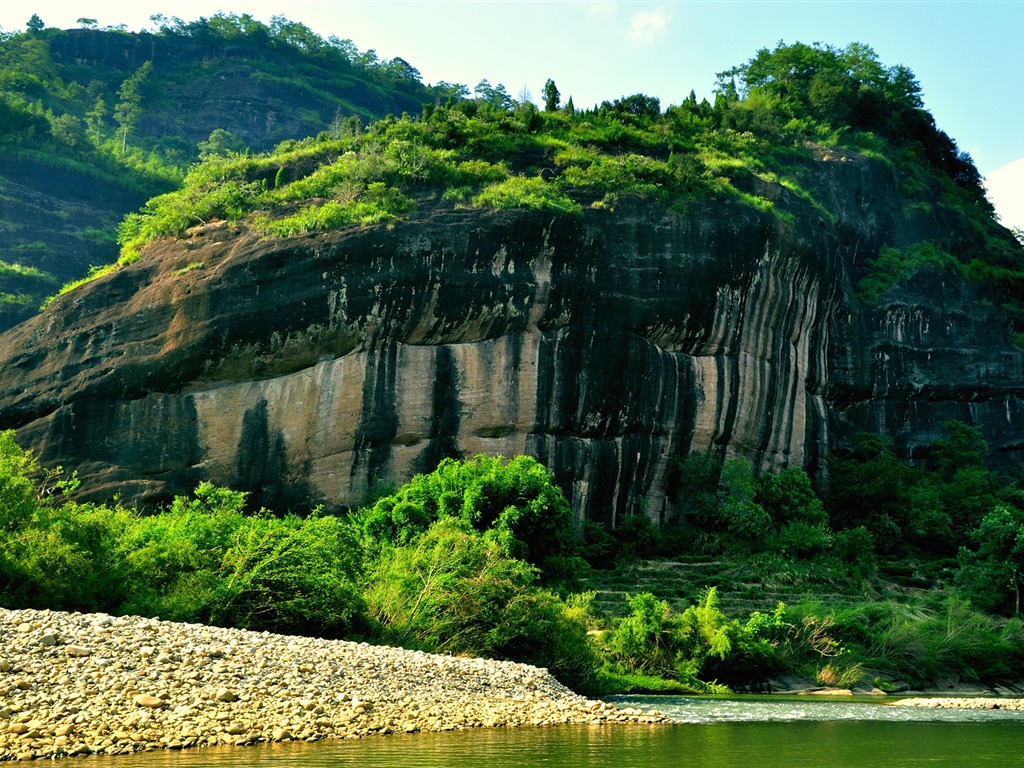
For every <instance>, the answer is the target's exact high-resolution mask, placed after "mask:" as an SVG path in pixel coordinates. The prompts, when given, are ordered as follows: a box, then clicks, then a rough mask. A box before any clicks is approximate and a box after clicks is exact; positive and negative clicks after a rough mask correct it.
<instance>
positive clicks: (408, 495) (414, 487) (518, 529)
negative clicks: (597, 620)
mask: <svg viewBox="0 0 1024 768" xmlns="http://www.w3.org/2000/svg"><path fill="white" fill-rule="evenodd" d="M448 517H456V518H460V519H462V520H464V521H465V522H467V523H468V524H470V525H471V526H473V528H475V529H476V530H478V531H487V530H492V529H493V530H494V531H495V534H496V536H497V537H498V539H497V540H498V541H500V542H501V544H502V546H503V547H505V549H506V551H507V552H508V554H510V555H512V556H514V557H519V558H522V559H524V560H527V561H528V562H530V563H532V564H534V565H537V566H540V567H541V568H542V569H544V571H545V577H547V578H557V577H560V576H562V575H564V574H565V572H566V571H567V570H568V569H569V568H570V566H573V565H579V564H580V563H576V562H575V561H573V562H572V563H570V562H567V559H568V558H572V557H573V555H574V553H575V543H574V541H573V522H572V511H571V510H570V508H569V503H568V502H567V501H566V500H565V496H563V495H562V491H561V490H560V489H559V488H558V486H557V485H555V483H554V479H553V477H552V476H551V473H550V472H548V470H547V469H546V468H545V467H544V466H543V465H542V464H540V463H538V462H537V461H536V460H535V459H532V458H530V457H529V456H517V457H515V458H514V459H511V460H509V461H508V462H506V461H505V460H504V459H502V458H500V457H489V456H483V455H480V456H476V457H474V458H473V459H472V460H470V461H466V462H459V461H455V460H454V459H445V460H443V461H442V462H441V463H440V464H438V466H437V469H435V470H434V471H433V472H431V473H430V474H427V475H416V476H415V477H414V478H413V479H412V480H410V481H409V482H408V483H406V484H405V485H404V486H402V488H400V489H399V490H398V492H397V493H395V494H393V495H391V496H386V497H384V498H382V499H380V500H379V501H377V503H376V504H374V506H373V507H372V508H371V509H370V510H369V511H368V512H367V513H366V517H365V529H366V531H367V533H369V534H370V535H371V536H372V537H373V538H376V539H378V540H380V541H387V542H395V543H406V542H411V541H413V540H414V539H415V538H416V537H417V536H419V535H420V534H422V533H423V532H424V531H425V530H426V529H427V528H428V527H429V526H430V525H431V524H433V522H434V521H436V520H440V519H443V518H448Z"/></svg>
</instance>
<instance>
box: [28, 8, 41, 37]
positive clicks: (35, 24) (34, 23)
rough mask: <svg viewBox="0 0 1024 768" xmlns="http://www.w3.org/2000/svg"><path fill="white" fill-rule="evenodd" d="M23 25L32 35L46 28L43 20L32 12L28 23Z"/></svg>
mask: <svg viewBox="0 0 1024 768" xmlns="http://www.w3.org/2000/svg"><path fill="white" fill-rule="evenodd" d="M25 27H26V29H28V31H29V32H30V33H32V34H33V35H37V34H39V33H40V32H42V31H43V30H44V29H46V25H45V24H44V23H43V20H42V19H40V18H39V15H38V14H36V13H33V14H32V18H30V19H29V20H28V23H27V24H25Z"/></svg>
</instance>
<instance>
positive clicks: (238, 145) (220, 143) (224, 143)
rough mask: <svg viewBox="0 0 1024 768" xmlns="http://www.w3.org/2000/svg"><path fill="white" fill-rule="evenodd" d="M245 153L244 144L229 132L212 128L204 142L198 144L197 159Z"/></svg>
mask: <svg viewBox="0 0 1024 768" xmlns="http://www.w3.org/2000/svg"><path fill="white" fill-rule="evenodd" d="M242 152H245V142H244V141H242V140H241V139H239V138H238V137H237V136H235V135H234V134H233V133H231V131H226V130H224V129H223V128H214V129H213V131H212V132H211V133H210V137H209V138H208V139H207V140H206V141H200V142H199V157H200V158H201V159H205V158H207V157H215V156H216V157H229V156H230V155H233V154H239V153H242Z"/></svg>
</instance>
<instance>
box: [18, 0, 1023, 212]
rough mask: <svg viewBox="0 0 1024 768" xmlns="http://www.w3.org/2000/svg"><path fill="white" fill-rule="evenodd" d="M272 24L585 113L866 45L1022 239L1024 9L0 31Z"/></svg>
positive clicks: (386, 15) (403, 15)
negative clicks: (918, 100) (901, 71)
mask: <svg viewBox="0 0 1024 768" xmlns="http://www.w3.org/2000/svg"><path fill="white" fill-rule="evenodd" d="M217 12H223V13H236V14H242V13H248V14H250V15H252V16H254V17H256V18H258V19H260V20H261V21H263V22H267V23H269V21H270V18H271V17H272V16H274V15H283V16H286V17H287V18H288V19H289V20H291V21H298V22H302V23H303V24H305V25H306V26H308V27H309V28H310V29H312V30H313V31H314V32H316V33H317V34H319V35H320V36H322V37H324V38H326V37H329V36H331V35H336V36H337V37H339V38H343V39H349V40H352V42H354V43H355V44H356V46H357V47H358V48H359V49H360V50H364V51H365V50H370V49H372V50H374V51H376V53H377V55H378V56H379V57H380V58H382V59H390V58H393V57H396V56H399V57H401V58H403V59H405V60H406V61H408V62H409V63H410V64H412V65H413V66H414V67H416V68H417V69H418V70H419V72H420V74H421V75H422V79H423V81H424V82H425V83H436V82H439V81H442V80H443V81H446V82H450V83H463V84H466V85H467V86H469V88H470V90H472V88H473V86H475V85H476V84H477V83H478V82H480V80H483V79H486V80H488V81H489V82H490V83H491V84H492V85H496V84H498V83H501V84H503V85H504V86H505V87H506V88H507V90H508V92H509V93H511V94H512V95H513V96H516V97H518V96H519V95H520V94H522V93H523V91H524V89H526V90H528V91H529V93H530V95H531V96H532V97H533V100H534V101H540V100H541V91H542V89H543V86H544V82H545V81H546V80H547V79H548V78H551V79H553V80H554V81H555V83H556V85H557V86H558V89H559V91H560V92H561V96H562V101H563V102H564V101H566V100H567V99H568V98H569V97H570V96H572V98H573V104H574V105H575V106H576V107H577V108H586V107H591V106H594V105H595V104H597V103H600V102H601V101H603V100H605V99H608V100H612V99H616V98H619V97H621V96H627V95H630V94H634V93H644V94H647V95H649V96H656V97H658V98H659V99H660V100H661V104H662V107H663V108H664V107H666V106H668V105H670V104H678V103H679V102H681V101H682V100H683V99H685V98H686V96H687V95H688V94H689V92H690V90H691V89H693V90H694V91H695V92H696V93H697V96H698V98H702V97H708V98H709V100H710V99H711V98H712V88H713V86H714V83H715V74H716V73H717V72H720V71H723V70H725V69H728V68H730V67H732V66H735V65H737V64H742V63H744V62H746V61H747V60H748V59H750V58H752V57H753V56H754V55H755V54H756V52H757V50H758V49H760V48H774V47H775V45H776V44H777V43H778V42H780V41H781V42H785V43H795V42H802V43H815V42H820V43H828V44H831V45H835V46H839V47H842V46H845V45H847V44H848V43H851V42H860V43H865V44H867V45H869V46H871V47H872V48H873V49H874V50H875V52H876V53H877V54H878V57H879V59H880V60H881V62H882V63H883V64H885V65H886V66H893V65H895V64H904V65H906V66H908V67H910V69H911V70H913V72H914V74H915V75H916V76H917V79H918V81H919V82H920V84H921V87H922V90H923V96H924V102H925V107H926V108H927V109H928V110H929V111H930V112H931V113H932V114H933V115H934V116H935V119H936V123H937V124H938V126H939V127H940V128H941V129H942V130H944V131H946V133H948V134H949V135H950V136H952V137H953V139H954V140H955V141H956V142H957V144H958V146H959V147H960V149H961V150H964V151H966V152H969V153H970V154H971V156H972V157H973V158H974V161H975V164H976V165H977V166H978V169H979V170H980V171H981V173H982V175H983V176H985V177H986V183H987V186H988V189H989V197H990V199H992V201H993V203H994V204H995V205H996V209H997V211H998V212H999V215H1000V216H1001V218H1002V222H1003V224H1005V225H1006V226H1012V227H1019V228H1024V44H1022V41H1021V33H1022V30H1024V0H1002V1H995V0H966V1H964V0H947V1H946V2H942V1H940V0H878V1H875V0H853V1H842V2H840V1H836V2H830V1H828V0H790V1H789V2H782V1H779V0H661V1H659V0H654V1H652V2H648V1H647V0H538V1H536V2H533V1H531V0H474V1H472V2H470V1H468V0H404V1H401V2H400V1H397V0H375V1H373V2H367V1H365V0H347V1H346V0H289V2H286V3H282V2H280V0H270V1H268V0H133V2H132V3H130V4H126V3H123V2H121V1H120V0H119V1H118V2H108V1H105V0H92V1H91V2H90V0H74V1H73V2H70V1H68V0H29V2H27V3H26V4H25V5H21V4H20V3H4V4H3V7H0V28H2V29H3V30H6V31H15V30H23V29H24V28H25V22H26V21H28V18H29V17H30V16H31V15H32V14H33V13H36V14H38V15H39V16H40V18H41V19H42V20H43V22H44V23H45V24H46V25H47V26H50V27H61V28H64V29H68V28H72V27H76V26H80V25H79V24H77V20H78V19H79V18H81V17H87V18H93V19H96V20H97V21H98V23H99V25H100V26H101V27H103V26H114V25H119V24H124V25H126V26H127V28H128V29H129V30H131V31H137V30H140V29H147V28H148V29H152V28H154V24H153V22H152V21H150V16H152V15H154V14H158V13H159V14H163V15H165V16H168V17H178V18H180V19H183V20H185V21H192V20H194V19H196V18H199V17H200V16H204V17H209V16H212V15H213V14H215V13H217Z"/></svg>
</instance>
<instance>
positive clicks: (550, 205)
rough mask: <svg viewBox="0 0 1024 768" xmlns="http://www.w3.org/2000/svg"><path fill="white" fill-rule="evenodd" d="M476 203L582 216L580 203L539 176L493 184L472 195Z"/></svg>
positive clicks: (518, 177) (513, 177)
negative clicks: (474, 195)
mask: <svg viewBox="0 0 1024 768" xmlns="http://www.w3.org/2000/svg"><path fill="white" fill-rule="evenodd" d="M473 204H474V205H479V206H484V207H489V208H497V209H503V208H526V209H528V210H533V211H552V212H554V213H564V214H568V215H570V216H582V215H583V207H582V206H581V205H580V204H579V203H576V202H573V201H572V200H570V199H569V197H568V196H567V195H566V194H565V193H563V192H561V191H559V190H558V189H557V188H556V187H555V186H553V185H551V184H548V183H547V182H546V181H544V179H542V178H540V177H539V176H534V177H531V178H527V177H525V176H512V177H510V178H509V179H506V180H505V181H502V182H498V183H497V184H492V185H491V186H489V187H485V188H484V190H483V192H481V193H480V194H478V195H477V196H476V197H474V198H473Z"/></svg>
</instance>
